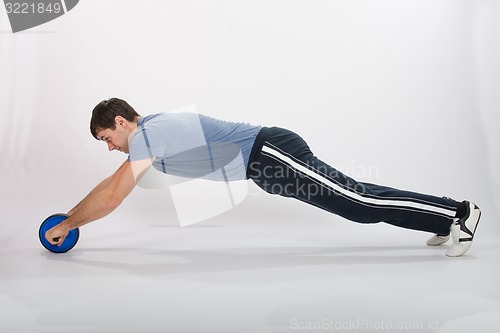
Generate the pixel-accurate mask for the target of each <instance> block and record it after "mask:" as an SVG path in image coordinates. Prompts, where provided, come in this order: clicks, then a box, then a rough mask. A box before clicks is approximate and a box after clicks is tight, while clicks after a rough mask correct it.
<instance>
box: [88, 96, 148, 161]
mask: <svg viewBox="0 0 500 333" xmlns="http://www.w3.org/2000/svg"><path fill="white" fill-rule="evenodd" d="M140 117H141V116H140V115H139V114H138V113H137V112H135V110H134V108H132V107H131V106H130V105H129V104H128V103H127V102H125V101H124V100H121V99H119V98H110V99H108V100H104V101H102V102H100V103H99V104H97V105H96V107H95V108H94V110H92V118H91V120H90V132H91V133H92V136H94V138H96V139H97V140H102V141H105V142H106V143H107V144H108V149H109V150H110V151H111V150H119V151H122V152H124V153H128V137H129V135H130V133H132V131H133V130H134V129H135V128H137V120H138V119H139V118H140Z"/></svg>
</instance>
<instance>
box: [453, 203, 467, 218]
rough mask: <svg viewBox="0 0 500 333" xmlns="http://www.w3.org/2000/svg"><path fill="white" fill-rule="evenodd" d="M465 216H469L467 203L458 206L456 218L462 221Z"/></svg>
mask: <svg viewBox="0 0 500 333" xmlns="http://www.w3.org/2000/svg"><path fill="white" fill-rule="evenodd" d="M465 214H467V204H466V203H465V201H462V202H461V203H459V204H458V207H457V212H456V213H455V217H456V218H458V219H461V218H462V217H464V216H465Z"/></svg>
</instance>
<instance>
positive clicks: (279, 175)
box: [247, 127, 459, 235]
mask: <svg viewBox="0 0 500 333" xmlns="http://www.w3.org/2000/svg"><path fill="white" fill-rule="evenodd" d="M247 178H248V179H252V180H253V181H254V182H255V183H256V184H257V185H258V186H259V187H261V188H262V189H263V190H264V191H266V192H268V193H271V194H278V195H282V196H285V197H293V198H296V199H299V200H301V201H304V202H307V203H309V204H311V205H314V206H317V207H319V208H322V209H324V210H327V211H329V212H331V213H334V214H337V215H339V216H342V217H344V218H346V219H348V220H351V221H355V222H360V223H377V222H386V223H389V224H392V225H395V226H398V227H402V228H407V229H414V230H422V231H428V232H432V233H436V234H441V235H447V234H448V233H449V232H450V226H451V224H452V222H453V218H454V217H455V214H456V210H457V207H458V205H459V203H458V202H457V201H455V200H453V199H450V198H447V197H437V196H432V195H426V194H421V193H415V192H409V191H403V190H398V189H395V188H390V187H386V186H380V185H375V184H369V183H362V182H358V181H356V180H354V179H352V178H350V177H348V176H346V175H344V174H343V173H341V172H340V171H338V170H336V169H335V168H333V167H331V166H330V165H328V164H327V163H325V162H323V161H321V160H320V159H318V158H317V157H316V156H314V154H313V153H312V152H311V150H310V149H309V146H308V145H307V143H306V142H305V141H304V140H303V139H302V138H301V137H300V136H299V135H298V134H296V133H294V132H292V131H289V130H287V129H283V128H279V127H263V128H262V130H261V131H260V132H259V134H258V135H257V138H256V140H255V144H254V146H253V148H252V152H251V154H250V159H249V163H248V168H247Z"/></svg>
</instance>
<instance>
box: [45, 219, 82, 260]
mask: <svg viewBox="0 0 500 333" xmlns="http://www.w3.org/2000/svg"><path fill="white" fill-rule="evenodd" d="M67 218H68V215H66V214H54V215H51V216H49V217H47V218H46V219H45V221H43V222H42V225H41V226H40V229H39V230H38V237H39V238H40V242H41V243H42V245H43V247H45V248H46V249H47V250H49V251H50V252H54V253H64V252H68V251H69V250H71V249H72V248H73V247H74V246H75V245H76V243H77V242H78V238H79V237H80V230H79V229H78V228H76V229H73V230H70V232H69V233H68V235H67V236H66V238H65V239H64V241H63V242H62V244H61V245H59V246H57V245H53V244H51V243H50V242H49V241H48V240H47V239H46V238H45V233H46V232H47V231H48V230H49V229H52V228H53V227H55V226H56V225H58V224H59V223H61V222H62V221H64V220H66V219H67ZM59 239H60V237H55V238H53V239H52V240H53V241H54V242H57V241H59Z"/></svg>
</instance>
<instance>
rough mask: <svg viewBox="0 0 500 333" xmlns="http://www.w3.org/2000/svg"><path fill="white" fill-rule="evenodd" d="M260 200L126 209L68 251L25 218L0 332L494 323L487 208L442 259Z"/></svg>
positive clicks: (366, 230) (497, 322)
mask: <svg viewBox="0 0 500 333" xmlns="http://www.w3.org/2000/svg"><path fill="white" fill-rule="evenodd" d="M258 200H259V199H253V200H248V201H245V202H244V203H242V204H241V205H240V206H238V207H237V208H236V209H233V210H232V211H229V212H227V213H225V214H223V215H221V216H218V217H216V218H213V219H211V220H209V221H206V222H202V223H199V224H196V225H193V226H190V227H186V228H180V227H179V226H178V224H176V222H175V221H165V220H164V219H162V218H158V216H155V215H154V214H152V215H151V216H143V217H140V216H141V215H140V214H137V211H136V213H135V215H134V214H130V211H127V208H124V209H121V210H119V211H118V212H116V214H114V215H112V216H110V217H108V218H106V219H105V220H103V221H100V222H96V223H93V224H90V225H88V226H85V227H83V228H82V229H81V238H80V241H79V243H78V244H77V246H76V247H75V248H74V249H73V250H71V251H70V252H68V253H66V254H53V253H50V252H48V251H46V250H45V249H43V248H42V247H41V245H40V244H39V243H38V239H37V234H36V231H37V230H36V228H37V225H36V224H37V223H38V222H41V221H34V222H32V223H33V229H34V232H33V234H32V235H29V236H27V237H25V238H26V240H24V241H19V242H16V243H14V244H9V246H3V247H1V249H0V332H2V333H4V332H5V333H15V332H30V333H34V332H51V333H58V332H64V333H69V332H232V333H237V332H252V333H256V332H332V331H349V332H351V331H353V332H380V331H390V332H472V331H474V332H499V331H500V288H498V281H500V269H499V265H498V263H499V262H500V244H499V242H498V241H497V237H496V236H497V234H498V233H497V229H496V228H492V227H491V225H492V224H493V222H494V220H493V218H492V217H491V216H490V217H484V218H483V220H482V222H481V225H480V228H479V229H478V234H477V236H476V240H475V243H474V245H473V246H472V248H471V249H470V251H469V252H468V253H467V255H466V256H464V257H461V258H455V259H452V258H447V257H446V256H445V255H444V252H445V249H446V246H441V247H437V248H431V247H428V246H425V240H426V239H427V237H428V235H427V234H425V233H421V232H414V231H408V230H403V229H398V228H394V227H391V226H387V225H384V224H378V225H371V226H366V225H358V224H354V223H350V222H347V221H345V220H343V219H341V218H339V217H336V216H333V215H330V214H327V213H325V212H322V211H320V210H318V209H315V208H312V207H307V208H306V207H305V206H304V205H301V204H299V205H297V204H296V203H292V201H290V200H286V199H283V202H280V205H273V204H271V205H270V206H268V207H264V208H262V206H260V205H257V204H256V201H258ZM272 200H282V199H281V198H279V199H274V198H273V199H272ZM272 200H271V201H272ZM268 201H269V200H268ZM262 202H264V200H262ZM257 207H259V209H257ZM278 207H280V208H278ZM304 216H308V221H305V220H304ZM4 245H5V244H4Z"/></svg>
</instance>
